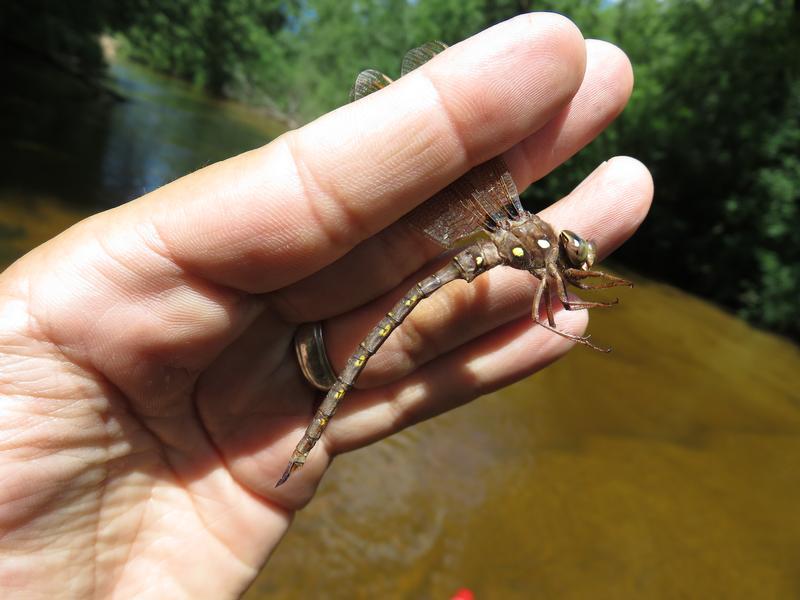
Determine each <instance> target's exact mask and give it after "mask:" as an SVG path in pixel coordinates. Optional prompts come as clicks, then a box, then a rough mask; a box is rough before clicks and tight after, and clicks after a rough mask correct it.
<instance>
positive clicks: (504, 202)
mask: <svg viewBox="0 0 800 600" xmlns="http://www.w3.org/2000/svg"><path fill="white" fill-rule="evenodd" d="M522 212H523V209H522V204H521V203H520V201H519V194H518V193H517V188H516V186H515V185H514V180H513V179H512V178H511V174H510V173H509V172H508V167H506V164H505V161H503V159H502V158H500V157H499V156H498V157H496V158H493V159H491V160H489V161H487V162H485V163H483V164H481V165H478V166H477V167H475V168H473V169H471V170H470V171H468V172H467V173H465V174H464V175H462V176H461V177H459V178H458V179H456V180H455V181H454V182H453V183H451V184H450V185H448V186H447V187H446V188H444V189H443V190H441V191H440V192H438V193H436V194H435V195H434V196H432V197H431V198H430V199H429V200H427V201H425V202H423V203H422V204H420V205H419V206H418V207H417V208H415V209H414V210H413V211H411V212H410V213H408V214H407V215H406V216H405V220H406V222H408V223H409V224H410V225H411V226H412V227H414V228H415V229H417V230H419V231H421V232H422V233H424V234H425V235H427V236H428V237H429V238H431V239H432V240H433V241H434V242H436V243H437V244H439V245H441V246H444V247H445V248H453V247H455V246H457V245H458V242H459V241H460V240H461V239H462V238H465V237H468V236H470V235H472V234H473V233H475V232H476V231H479V230H481V229H486V230H491V229H494V228H495V227H496V226H497V223H499V222H500V221H501V220H502V219H504V218H511V219H513V218H515V217H518V216H519V215H520V214H522Z"/></svg>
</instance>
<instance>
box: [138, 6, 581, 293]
mask: <svg viewBox="0 0 800 600" xmlns="http://www.w3.org/2000/svg"><path fill="white" fill-rule="evenodd" d="M398 62H399V60H398ZM584 65H585V45H584V41H583V38H582V37H581V35H580V32H579V31H578V30H577V29H576V28H575V26H574V25H573V24H572V23H571V22H570V21H569V20H567V19H565V18H563V17H560V16H558V15H553V14H544V13H542V14H531V15H524V16H521V17H517V18H515V19H512V20H510V21H507V22H505V23H501V24H500V25H497V26H495V27H493V28H491V29H488V30H486V31H484V32H482V33H480V34H478V35H476V36H474V37H472V38H470V39H468V40H466V41H465V42H462V43H460V44H458V45H456V46H454V47H452V48H450V49H448V50H447V51H445V52H444V53H443V54H442V55H440V56H438V57H437V58H435V59H433V60H432V61H431V62H430V63H428V64H426V65H424V66H423V67H422V68H420V69H418V70H417V71H414V72H413V73H411V74H410V75H408V76H407V77H404V78H402V79H401V80H399V81H398V82H396V83H395V84H392V85H391V86H389V87H387V88H386V89H384V90H382V91H380V92H377V93H376V94H373V95H372V96H370V97H368V98H365V99H363V100H362V101H359V102H358V103H355V104H351V105H348V106H345V107H343V108H341V109H339V110H336V111H334V112H333V113H330V114H328V115H326V116H324V117H322V118H320V119H318V120H317V121H314V122H313V123H311V124H309V125H307V126H305V127H303V128H301V129H299V130H297V131H294V132H290V133H288V134H285V135H283V136H281V137H280V138H278V139H276V140H275V141H273V142H272V143H270V144H268V145H267V146H265V147H263V148H260V149H258V150H254V151H251V152H248V153H245V154H243V155H240V156H238V157H235V158H233V159H229V160H227V161H224V162H222V163H219V164H216V165H212V166H211V167H208V168H206V169H203V170H202V171H199V172H197V173H194V174H192V175H191V176H188V177H185V178H183V179H181V180H178V181H176V182H174V183H173V184H170V185H168V186H165V187H164V188H161V189H160V190H157V191H156V192H154V193H152V194H150V196H149V197H146V198H145V199H144V200H143V201H142V202H138V203H133V204H134V205H135V206H134V205H132V206H131V210H136V211H138V210H141V211H142V212H141V213H139V215H140V217H141V218H142V219H144V220H145V221H146V222H147V224H149V225H151V226H152V227H153V228H154V229H155V230H156V233H157V235H156V236H155V237H156V238H157V239H158V240H159V241H160V243H162V244H163V245H164V246H165V248H164V250H165V252H166V253H167V254H168V255H169V256H170V257H172V258H173V259H174V260H175V261H176V262H177V263H179V264H180V266H181V267H182V268H184V269H187V270H188V271H190V272H192V273H193V274H195V275H199V276H201V277H204V278H206V279H208V280H210V281H213V282H216V283H219V284H223V285H226V286H230V287H233V288H236V289H240V290H246V291H249V292H267V291H271V290H273V289H276V288H278V287H282V286H284V285H286V284H289V283H292V282H294V281H297V280H299V279H301V278H303V277H306V276H308V275H309V274H311V273H313V272H315V271H316V270H318V269H319V268H321V267H322V266H324V265H326V264H329V263H331V262H333V261H334V260H336V259H337V258H339V257H340V256H342V255H343V254H345V253H346V252H347V251H349V250H350V249H351V248H352V247H354V246H355V245H356V244H358V243H359V242H360V241H362V240H363V239H365V238H367V237H369V236H371V235H373V234H375V233H377V232H378V231H380V230H382V229H383V228H385V227H386V226H387V225H389V224H391V223H392V222H393V221H395V220H396V219H397V218H399V217H400V216H401V215H403V214H404V213H406V212H408V211H409V210H411V209H413V208H414V207H415V206H416V205H418V204H419V203H421V202H422V201H424V200H425V199H426V198H428V197H429V196H431V195H432V194H433V193H434V192H436V191H437V190H439V189H441V188H442V187H444V186H445V185H446V184H447V183H449V182H450V181H452V180H453V179H455V178H456V177H458V176H460V175H461V174H462V173H464V172H465V171H466V170H468V169H469V168H471V167H472V166H474V165H476V164H478V163H480V162H483V161H485V160H487V159H488V158H490V157H492V156H496V155H498V154H500V153H501V152H503V151H504V150H506V149H507V148H509V147H511V146H512V145H513V144H515V143H516V142H518V141H519V140H521V139H523V138H525V137H527V136H528V135H530V134H531V133H532V132H534V131H536V130H537V129H539V128H540V127H542V126H543V125H544V124H545V123H546V122H547V121H548V120H549V119H550V118H551V117H552V116H553V115H554V114H555V113H556V112H557V111H558V110H559V109H561V108H563V106H564V105H565V104H566V103H567V102H568V101H569V99H570V98H571V97H572V96H573V95H574V94H575V92H576V91H577V89H578V87H579V85H580V83H581V80H582V77H583V72H584ZM348 86H349V82H343V89H344V90H346V89H347V87H348ZM343 94H344V91H343Z"/></svg>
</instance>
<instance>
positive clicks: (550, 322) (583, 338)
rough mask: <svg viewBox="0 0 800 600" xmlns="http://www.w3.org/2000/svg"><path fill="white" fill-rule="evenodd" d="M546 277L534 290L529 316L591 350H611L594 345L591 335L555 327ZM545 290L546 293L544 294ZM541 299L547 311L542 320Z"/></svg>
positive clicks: (538, 323) (548, 328) (546, 327)
mask: <svg viewBox="0 0 800 600" xmlns="http://www.w3.org/2000/svg"><path fill="white" fill-rule="evenodd" d="M534 276H536V277H537V278H538V275H536V273H534ZM547 287H548V286H547V277H544V278H543V279H542V280H541V283H540V284H539V288H538V289H537V290H536V295H535V296H534V299H533V307H532V308H531V316H532V317H533V321H534V322H535V323H536V324H537V325H541V326H542V327H544V328H545V329H547V330H548V331H552V332H553V333H555V334H556V335H560V336H561V337H564V338H567V339H568V340H572V341H573V342H577V343H579V344H583V345H585V346H589V348H591V349H592V350H597V351H598V352H611V348H601V347H600V346H596V345H595V344H593V343H592V342H591V341H590V339H591V337H592V336H591V335H576V334H574V333H567V332H566V331H561V330H560V329H558V328H556V325H555V318H554V316H553V306H552V302H551V298H550V291H549V290H548V289H547ZM545 292H546V293H547V295H546V296H545ZM542 300H544V302H545V310H546V311H547V321H542V320H541V319H540V318H539V307H540V305H541V303H542Z"/></svg>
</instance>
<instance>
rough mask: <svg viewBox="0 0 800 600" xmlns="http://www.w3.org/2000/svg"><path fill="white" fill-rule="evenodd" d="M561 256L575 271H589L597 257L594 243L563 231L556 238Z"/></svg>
mask: <svg viewBox="0 0 800 600" xmlns="http://www.w3.org/2000/svg"><path fill="white" fill-rule="evenodd" d="M558 241H559V246H561V256H562V259H563V260H565V262H567V263H568V264H569V265H570V266H572V267H575V268H577V269H584V270H586V269H591V268H592V265H594V261H595V258H596V257H597V246H595V243H594V242H591V241H589V240H585V239H583V238H582V237H581V236H579V235H578V234H577V233H575V232H574V231H569V230H568V229H565V230H563V231H562V232H561V235H559V236H558Z"/></svg>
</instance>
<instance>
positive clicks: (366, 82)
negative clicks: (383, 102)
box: [350, 69, 392, 102]
mask: <svg viewBox="0 0 800 600" xmlns="http://www.w3.org/2000/svg"><path fill="white" fill-rule="evenodd" d="M390 83H392V80H391V79H390V78H389V77H387V76H386V75H384V74H383V73H381V72H380V71H376V70H375V69H367V70H366V71H361V73H359V74H358V77H356V82H355V84H353V89H352V90H350V102H355V101H356V100H358V99H359V98H363V97H364V96H369V95H370V94H371V93H372V92H377V91H378V90H380V89H383V88H385V87H386V86H387V85H389V84H390Z"/></svg>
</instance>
